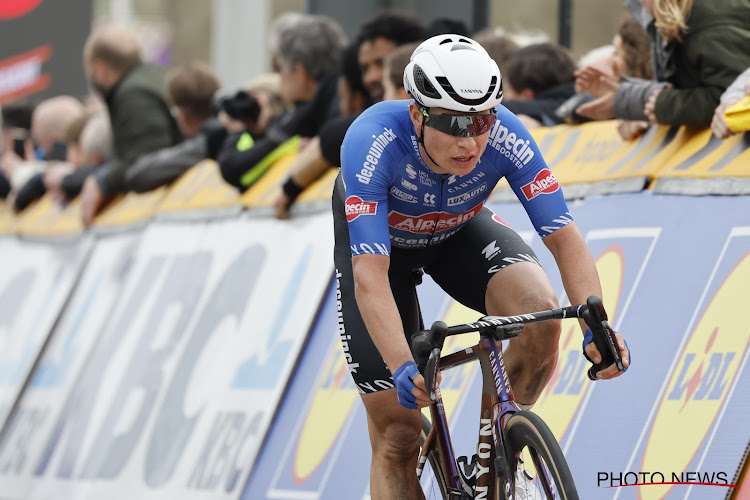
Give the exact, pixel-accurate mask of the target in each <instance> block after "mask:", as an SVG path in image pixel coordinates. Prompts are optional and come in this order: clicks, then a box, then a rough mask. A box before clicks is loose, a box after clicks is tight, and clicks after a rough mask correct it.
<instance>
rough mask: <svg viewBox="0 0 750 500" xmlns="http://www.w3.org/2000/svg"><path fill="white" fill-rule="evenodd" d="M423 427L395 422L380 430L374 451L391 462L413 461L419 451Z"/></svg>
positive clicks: (404, 422)
mask: <svg viewBox="0 0 750 500" xmlns="http://www.w3.org/2000/svg"><path fill="white" fill-rule="evenodd" d="M421 430H422V429H421V425H414V424H413V423H411V422H406V421H393V422H390V423H388V424H386V425H385V426H384V427H382V428H381V429H380V432H379V433H378V437H377V441H378V442H377V445H376V444H375V443H373V449H374V451H376V452H378V453H381V454H383V455H384V456H387V457H388V458H389V459H391V460H396V461H398V460H406V459H411V458H412V457H413V456H414V455H415V454H416V453H417V452H418V451H419V434H420V432H421Z"/></svg>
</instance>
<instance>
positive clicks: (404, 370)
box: [393, 361, 442, 410]
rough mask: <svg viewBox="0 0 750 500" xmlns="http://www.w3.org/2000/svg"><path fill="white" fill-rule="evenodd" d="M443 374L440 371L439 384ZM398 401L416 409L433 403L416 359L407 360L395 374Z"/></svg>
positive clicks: (402, 404) (394, 380)
mask: <svg viewBox="0 0 750 500" xmlns="http://www.w3.org/2000/svg"><path fill="white" fill-rule="evenodd" d="M441 378H442V377H441V375H440V374H439V373H438V385H439V384H440V379H441ZM393 382H394V383H395V385H396V393H397V395H398V402H399V403H401V406H403V407H405V408H409V409H411V410H415V409H417V408H424V407H425V406H429V405H431V404H432V401H431V400H430V396H429V395H428V394H427V390H426V388H425V385H424V377H423V376H422V374H421V373H419V369H418V368H417V364H416V363H415V362H414V361H407V362H406V363H404V364H403V365H401V367H400V368H399V369H398V370H396V373H394V374H393Z"/></svg>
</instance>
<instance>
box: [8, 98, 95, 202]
mask: <svg viewBox="0 0 750 500" xmlns="http://www.w3.org/2000/svg"><path fill="white" fill-rule="evenodd" d="M83 113H84V110H83V104H81V102H80V101H79V100H78V99H76V98H74V97H71V96H58V97H52V98H50V99H47V100H45V101H42V102H41V103H39V105H38V106H37V107H36V108H35V109H34V113H33V114H32V116H31V139H32V140H33V144H34V150H35V151H34V154H35V156H36V158H37V159H36V160H34V159H32V160H30V161H26V162H25V163H23V164H21V165H19V166H18V168H16V170H15V171H14V173H13V178H12V180H11V185H12V186H13V190H14V192H11V195H10V196H12V197H13V208H14V210H16V211H21V210H23V209H25V208H26V207H27V206H29V205H30V204H31V203H32V202H34V201H35V200H37V199H38V198H40V197H42V196H43V195H44V193H45V192H46V189H45V187H44V172H45V170H46V169H47V168H48V166H49V165H50V162H64V161H65V160H66V159H67V146H66V139H67V137H66V134H67V132H68V128H69V127H70V125H71V124H72V123H74V122H75V120H77V119H78V118H79V117H80V116H81V115H83ZM29 156H30V154H29V153H27V157H26V158H27V160H28V159H29Z"/></svg>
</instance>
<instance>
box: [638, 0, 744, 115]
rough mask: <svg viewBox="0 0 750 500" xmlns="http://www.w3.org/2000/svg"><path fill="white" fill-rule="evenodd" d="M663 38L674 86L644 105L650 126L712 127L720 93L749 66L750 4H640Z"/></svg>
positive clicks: (719, 0) (705, 0)
mask: <svg viewBox="0 0 750 500" xmlns="http://www.w3.org/2000/svg"><path fill="white" fill-rule="evenodd" d="M641 2H642V3H643V4H644V7H645V8H646V9H647V10H650V13H651V14H652V15H653V17H654V20H655V26H656V28H657V29H658V31H659V33H660V34H661V36H662V38H663V39H664V41H665V43H666V45H665V51H666V54H667V61H666V62H667V64H666V67H665V75H664V76H665V80H666V81H667V82H669V86H667V87H666V88H664V89H660V90H657V91H655V92H654V93H653V94H652V95H651V97H650V98H649V100H648V102H647V103H646V107H645V110H644V111H645V114H646V116H647V117H648V119H649V121H650V122H651V123H655V124H656V123H662V124H666V125H686V126H689V127H708V126H710V124H711V119H712V117H713V113H714V110H715V109H716V106H718V104H719V99H720V98H721V94H722V93H723V92H724V90H726V88H727V87H729V85H731V83H732V82H733V81H734V79H735V78H737V76H738V75H739V74H740V73H741V72H742V71H743V70H744V69H745V68H747V67H748V66H750V50H748V45H747V42H748V40H750V0H641Z"/></svg>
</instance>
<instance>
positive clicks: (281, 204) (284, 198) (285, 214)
mask: <svg viewBox="0 0 750 500" xmlns="http://www.w3.org/2000/svg"><path fill="white" fill-rule="evenodd" d="M291 206H292V199H291V198H290V197H289V195H288V194H286V193H285V192H283V191H282V192H281V194H279V197H278V198H276V203H275V204H274V216H275V217H276V218H277V219H279V220H286V219H288V218H289V207H291Z"/></svg>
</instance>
